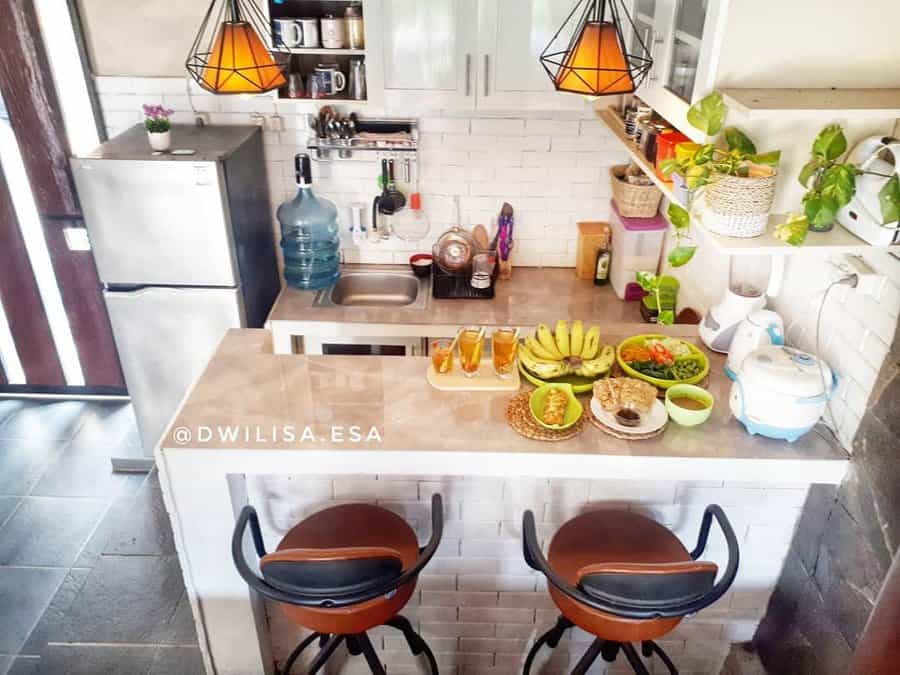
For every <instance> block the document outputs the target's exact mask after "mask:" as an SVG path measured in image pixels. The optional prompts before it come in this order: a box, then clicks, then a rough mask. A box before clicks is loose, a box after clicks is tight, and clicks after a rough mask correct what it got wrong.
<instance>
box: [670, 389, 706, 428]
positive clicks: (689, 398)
mask: <svg viewBox="0 0 900 675" xmlns="http://www.w3.org/2000/svg"><path fill="white" fill-rule="evenodd" d="M714 404H715V399H714V398H713V395H712V394H710V393H709V392H708V391H706V389H703V388H702V387H698V386H696V385H693V384H676V385H674V386H672V387H669V388H668V389H666V412H668V413H669V417H670V418H671V419H672V421H673V422H675V423H676V424H680V425H681V426H683V427H693V426H696V425H698V424H703V423H704V422H705V421H706V420H708V419H709V416H710V415H711V414H712V409H713V405H714Z"/></svg>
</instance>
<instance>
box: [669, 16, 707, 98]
mask: <svg viewBox="0 0 900 675" xmlns="http://www.w3.org/2000/svg"><path fill="white" fill-rule="evenodd" d="M707 4H708V0H676V3H675V5H676V9H675V27H674V31H673V41H672V58H671V61H670V63H669V74H668V77H667V78H666V88H667V89H669V91H671V92H672V93H674V94H676V95H677V96H679V97H680V98H682V99H684V100H685V101H687V102H688V103H690V102H691V98H692V96H693V93H694V83H695V82H696V79H697V66H698V64H699V62H700V44H701V42H702V41H703V26H704V24H705V23H706V9H707Z"/></svg>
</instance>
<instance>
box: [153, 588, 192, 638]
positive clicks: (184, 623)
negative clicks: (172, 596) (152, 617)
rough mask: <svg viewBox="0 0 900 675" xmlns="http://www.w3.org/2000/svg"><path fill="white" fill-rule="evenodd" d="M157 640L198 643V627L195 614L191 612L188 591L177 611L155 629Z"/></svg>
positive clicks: (179, 602)
mask: <svg viewBox="0 0 900 675" xmlns="http://www.w3.org/2000/svg"><path fill="white" fill-rule="evenodd" d="M153 639H154V641H155V642H160V643H162V644H173V645H195V644H197V629H196V627H195V626H194V615H193V614H192V613H191V603H190V601H189V600H188V597H187V593H184V594H183V595H182V596H181V600H179V601H178V606H177V607H176V608H175V613H174V614H173V615H172V617H171V618H170V619H169V620H168V621H167V622H166V623H165V624H164V625H162V626H160V627H159V628H158V630H156V631H154V634H153Z"/></svg>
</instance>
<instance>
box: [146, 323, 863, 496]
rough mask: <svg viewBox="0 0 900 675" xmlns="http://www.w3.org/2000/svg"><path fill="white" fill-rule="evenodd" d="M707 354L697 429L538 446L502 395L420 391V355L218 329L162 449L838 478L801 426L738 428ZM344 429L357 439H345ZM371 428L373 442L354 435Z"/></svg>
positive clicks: (595, 435) (312, 465)
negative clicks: (791, 435)
mask: <svg viewBox="0 0 900 675" xmlns="http://www.w3.org/2000/svg"><path fill="white" fill-rule="evenodd" d="M559 314H560V315H562V316H565V314H564V313H563V311H562V310H560V312H559ZM607 341H611V340H609V339H607ZM710 361H711V374H710V378H709V382H708V384H707V385H706V386H707V388H708V389H709V390H710V392H711V393H712V394H713V395H714V396H715V397H716V406H715V409H714V410H713V414H712V417H711V418H710V420H709V421H708V422H706V423H705V424H704V425H702V426H699V427H694V428H684V427H679V426H677V425H676V424H674V423H672V422H670V424H669V426H668V428H667V429H666V431H665V432H664V433H663V434H662V435H660V436H659V437H657V438H655V439H651V440H645V441H622V440H618V439H615V438H613V437H611V436H608V435H606V434H604V433H603V432H601V431H600V430H599V429H596V428H595V427H593V426H591V425H590V424H588V425H587V426H586V428H585V430H584V432H583V433H581V434H580V435H579V436H578V437H576V438H574V439H571V440H568V441H563V442H558V443H547V442H540V441H533V440H529V439H526V438H523V437H521V436H519V435H518V434H517V433H515V432H514V431H513V430H512V429H511V428H510V427H509V426H508V424H507V423H506V420H505V410H506V405H507V402H508V400H509V398H510V394H509V393H503V392H478V393H474V392H464V393H460V392H441V391H437V390H434V389H432V388H431V387H430V385H429V384H428V383H427V381H426V380H425V369H426V367H427V364H428V361H427V360H426V359H425V358H423V357H377V356H364V357H360V356H301V355H275V354H273V353H272V348H271V336H270V334H269V333H268V332H267V331H264V330H231V331H229V332H228V333H227V334H226V336H225V338H224V339H223V341H222V343H221V344H220V346H219V348H218V350H217V351H216V353H215V354H214V356H213V358H212V359H211V361H210V363H209V364H208V366H207V368H206V370H205V372H204V373H203V374H202V376H201V377H200V378H199V380H198V381H197V383H196V384H195V386H194V388H193V390H192V391H191V393H190V394H189V396H188V398H187V399H186V400H185V402H184V404H183V405H182V407H181V409H180V411H179V412H178V415H177V417H176V419H175V421H174V422H173V424H172V428H171V430H170V433H168V434H167V436H166V438H165V440H164V442H163V444H162V449H163V450H162V451H163V452H164V453H166V452H175V453H178V452H183V451H190V450H196V451H202V452H206V451H213V450H218V451H225V452H226V455H227V451H229V450H244V451H251V452H253V453H257V452H258V453H260V457H261V458H262V457H263V456H265V457H267V458H270V459H271V460H272V461H273V464H271V465H270V466H271V467H272V470H273V471H275V470H276V467H277V464H278V460H277V456H278V453H281V454H282V455H283V454H284V452H283V451H285V450H294V451H299V452H301V453H303V454H304V463H306V460H307V459H309V464H308V469H309V471H310V472H313V473H314V472H315V471H317V470H319V469H320V468H322V467H319V465H318V464H317V463H316V462H317V461H318V460H321V462H324V463H327V464H328V465H329V466H332V465H334V464H335V463H336V462H337V463H339V464H344V463H345V461H344V457H343V456H344V454H345V453H346V464H347V470H352V471H366V470H367V462H370V461H374V462H377V463H379V466H383V467H384V469H380V470H377V471H376V472H382V471H383V472H392V471H394V472H399V473H421V474H440V473H448V474H465V475H469V474H478V473H483V474H486V475H497V473H500V474H501V475H502V474H516V475H539V476H554V475H559V476H566V475H572V476H579V477H586V476H588V475H601V476H606V477H618V476H622V477H632V476H633V477H640V478H653V477H657V478H659V479H668V480H702V479H709V478H713V479H718V480H736V481H769V482H775V483H777V482H785V481H788V482H804V483H814V482H824V483H836V482H840V480H841V478H842V477H843V474H844V472H845V470H846V466H847V464H848V456H847V454H846V453H845V452H844V451H843V450H840V449H838V448H837V446H836V445H832V444H831V443H830V442H829V441H828V440H826V439H825V438H823V437H822V436H820V435H818V434H817V433H816V432H815V431H813V432H810V433H808V434H807V435H806V436H804V437H802V438H801V439H799V440H798V441H796V442H795V443H787V442H784V441H776V440H772V439H767V438H762V437H758V436H750V435H749V434H747V433H746V432H745V431H744V428H743V426H742V425H741V424H740V423H739V422H737V421H736V420H735V419H734V418H732V416H731V414H730V411H729V409H728V391H729V388H730V381H729V380H728V379H727V378H726V376H725V375H724V373H723V369H722V366H723V362H724V359H723V358H722V357H721V356H719V355H710ZM523 387H527V388H528V389H530V385H528V384H527V383H523ZM351 427H358V429H359V433H360V434H361V435H362V438H361V439H351V438H350V435H351V429H350V428H351ZM201 428H202V430H201ZM288 428H290V429H293V435H294V438H289V437H288V434H287V432H286V429H288ZM185 429H186V430H187V435H185V432H184V431H183V430H185ZM223 429H224V430H225V431H224V432H223V431H222V430H223ZM233 429H238V431H237V432H236V433H235V432H234V431H233ZM335 429H337V430H338V432H337V434H338V436H334V433H335V432H334V430H335ZM371 429H375V430H376V432H377V436H375V437H372V438H366V436H367V435H368V434H369V432H370V430H371ZM203 430H205V431H206V435H207V436H209V437H205V436H204V431H203ZM230 430H232V431H230ZM304 432H305V433H306V434H307V436H305V437H303V434H304ZM223 434H224V435H223ZM188 436H189V437H190V438H188ZM271 451H276V452H275V453H274V454H273V452H271ZM335 451H337V452H335ZM317 453H318V460H313V457H314V456H316V455H317ZM216 454H218V453H216ZM288 454H291V455H293V454H294V453H288ZM307 454H308V457H307ZM392 467H393V468H392ZM332 468H333V466H332ZM609 472H613V473H609Z"/></svg>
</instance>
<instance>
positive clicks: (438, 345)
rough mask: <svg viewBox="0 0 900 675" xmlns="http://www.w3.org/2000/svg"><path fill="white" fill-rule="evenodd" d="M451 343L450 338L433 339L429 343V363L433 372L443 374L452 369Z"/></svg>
mask: <svg viewBox="0 0 900 675" xmlns="http://www.w3.org/2000/svg"><path fill="white" fill-rule="evenodd" d="M452 344H453V343H452V342H451V341H450V340H434V341H433V342H432V343H431V350H430V352H431V363H432V365H433V366H434V372H436V373H440V374H441V375H444V374H446V373H449V372H450V371H451V370H453V350H452V349H450V347H451V345H452Z"/></svg>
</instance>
